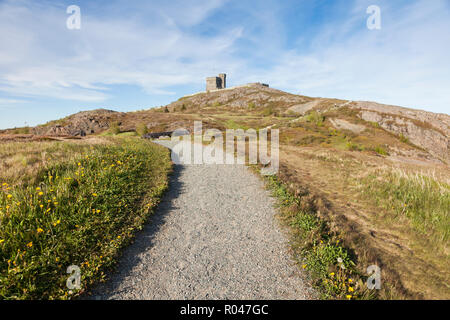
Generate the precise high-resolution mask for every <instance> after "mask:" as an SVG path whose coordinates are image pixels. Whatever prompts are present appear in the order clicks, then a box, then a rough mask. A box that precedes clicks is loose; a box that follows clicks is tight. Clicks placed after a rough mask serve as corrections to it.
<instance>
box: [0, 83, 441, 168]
mask: <svg viewBox="0 0 450 320" xmlns="http://www.w3.org/2000/svg"><path fill="white" fill-rule="evenodd" d="M308 117H309V118H311V117H316V118H317V119H315V120H314V121H316V122H317V123H316V124H318V125H317V126H315V128H313V127H311V126H309V127H308V128H306V127H307V126H306V127H305V124H304V122H308V121H305V120H307V118H308ZM193 120H202V121H203V122H204V126H205V127H206V128H208V127H215V128H218V129H225V128H233V127H240V126H241V127H243V128H250V127H251V128H255V129H259V128H263V127H276V128H279V129H281V131H282V132H284V133H286V134H285V135H284V137H285V142H287V143H288V144H294V145H317V144H319V145H320V144H329V145H330V146H332V147H338V148H339V147H342V146H339V144H340V143H339V142H343V141H331V140H333V139H330V137H329V134H330V133H333V132H334V131H333V130H336V131H342V132H346V133H348V134H347V136H346V139H347V140H348V141H346V142H349V141H350V140H351V141H350V142H351V143H354V144H355V148H364V149H366V150H370V149H375V148H377V147H380V148H383V149H386V152H388V153H389V154H391V155H397V156H400V157H404V158H410V159H416V160H430V161H437V162H445V163H448V162H449V160H450V156H449V154H450V152H449V149H450V142H449V138H448V137H449V131H450V116H449V115H447V114H435V113H432V112H426V111H421V110H414V109H408V108H403V107H398V106H390V105H383V104H379V103H375V102H365V101H346V100H338V99H332V98H313V97H306V96H302V95H295V94H291V93H287V92H283V91H280V90H276V89H273V88H269V87H266V86H263V85H259V84H251V85H248V86H241V87H236V88H230V89H226V90H218V91H215V92H209V93H198V94H194V95H191V96H186V97H183V98H180V99H179V100H178V101H175V102H173V103H170V104H169V105H167V106H164V107H161V108H157V109H150V110H142V111H136V112H127V113H126V112H115V111H112V110H104V109H98V110H93V111H85V112H80V113H77V114H74V115H71V116H69V117H66V118H64V119H61V120H56V121H51V122H49V123H47V124H45V125H41V126H37V127H35V128H31V130H30V132H28V133H31V134H34V135H46V136H84V135H90V134H100V133H102V132H105V131H107V130H108V129H109V127H110V126H111V124H112V123H115V124H118V125H119V126H120V129H121V130H122V131H132V130H135V129H136V126H137V124H140V123H143V124H145V125H146V126H147V128H148V130H149V131H150V132H158V131H171V130H174V129H176V128H180V127H183V128H189V127H191V126H192V121H193ZM4 133H12V131H11V130H7V131H4ZM334 140H336V139H334Z"/></svg>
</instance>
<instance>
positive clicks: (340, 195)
mask: <svg viewBox="0 0 450 320" xmlns="http://www.w3.org/2000/svg"><path fill="white" fill-rule="evenodd" d="M280 158H281V164H282V166H281V172H280V177H281V179H282V181H285V182H286V183H288V185H290V186H291V189H292V191H293V192H294V193H296V194H302V193H303V192H304V190H308V194H309V195H310V199H309V200H308V201H309V202H310V204H311V206H312V207H313V208H314V209H315V210H316V211H317V212H319V216H321V217H322V218H323V219H325V220H326V221H328V222H329V223H330V225H331V229H332V230H333V231H335V232H337V233H340V234H341V235H342V237H343V240H344V242H345V243H346V245H347V246H348V247H349V248H350V249H352V250H353V251H354V252H355V254H356V256H357V257H358V267H359V270H360V271H361V273H365V268H366V267H367V266H368V265H371V264H378V265H379V266H381V268H382V272H383V280H384V286H383V290H381V292H378V297H379V298H383V299H385V298H428V299H436V298H441V299H442V298H446V299H448V298H449V297H450V290H449V287H448V286H447V284H448V283H449V280H450V279H449V275H450V269H449V265H450V260H449V256H448V230H449V227H450V221H449V218H448V207H449V189H448V179H449V177H450V172H449V170H448V167H446V166H431V165H429V166H417V165H403V164H398V163H394V162H391V161H390V159H388V158H381V157H376V156H371V155H368V154H365V153H362V152H356V153H355V152H348V151H338V150H329V149H328V148H318V147H309V148H305V147H302V148H300V147H284V148H283V150H282V153H281V155H280ZM394 167H398V169H393V168H394ZM375 173H378V174H375ZM302 190H303V191H302ZM405 204H406V207H405Z"/></svg>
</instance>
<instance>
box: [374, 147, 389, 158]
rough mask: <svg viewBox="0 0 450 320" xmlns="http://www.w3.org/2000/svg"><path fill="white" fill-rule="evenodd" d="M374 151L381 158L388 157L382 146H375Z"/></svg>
mask: <svg viewBox="0 0 450 320" xmlns="http://www.w3.org/2000/svg"><path fill="white" fill-rule="evenodd" d="M374 151H375V152H376V153H378V154H380V155H382V156H387V155H389V153H388V152H387V150H386V149H385V148H384V147H383V146H377V147H376V148H375V150H374Z"/></svg>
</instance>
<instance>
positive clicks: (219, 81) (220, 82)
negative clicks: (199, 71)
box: [206, 73, 227, 91]
mask: <svg viewBox="0 0 450 320" xmlns="http://www.w3.org/2000/svg"><path fill="white" fill-rule="evenodd" d="M226 81H227V75H226V74H225V73H221V74H219V76H218V77H208V78H206V91H211V90H219V89H225V88H226V87H227V83H226Z"/></svg>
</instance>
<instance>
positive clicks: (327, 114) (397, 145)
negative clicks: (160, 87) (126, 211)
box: [0, 84, 450, 299]
mask: <svg viewBox="0 0 450 320" xmlns="http://www.w3.org/2000/svg"><path fill="white" fill-rule="evenodd" d="M195 120H201V121H202V122H203V127H204V128H217V129H220V130H224V129H226V128H230V129H237V128H242V129H248V128H254V129H261V128H276V129H279V130H280V144H281V146H280V172H279V174H278V179H279V180H280V182H281V183H283V184H285V185H286V188H287V191H288V192H289V193H290V194H292V195H293V197H296V199H298V201H296V202H295V207H296V209H295V210H297V211H296V212H300V211H301V212H306V213H308V214H311V215H313V216H314V217H317V219H320V221H324V223H326V225H327V226H328V227H327V228H328V229H327V230H329V232H332V233H335V234H339V237H340V238H339V239H341V240H342V243H344V244H345V246H346V248H348V249H349V250H350V252H352V255H353V256H354V257H355V263H356V265H357V268H358V270H359V271H360V273H361V274H366V268H367V267H368V266H369V265H372V264H377V265H379V266H381V268H382V272H383V281H384V282H383V283H385V285H384V286H383V289H382V290H381V291H380V292H378V293H377V296H378V297H379V298H404V297H407V298H445V299H448V298H450V288H449V287H448V285H447V284H448V283H450V270H449V266H450V259H449V255H448V252H449V247H448V243H449V237H450V223H449V221H450V217H449V212H448V208H449V207H450V168H449V165H448V164H449V161H450V152H449V149H450V142H449V136H450V134H449V132H450V116H449V115H447V114H434V113H431V112H426V111H421V110H414V109H408V108H402V107H398V106H389V105H383V104H378V103H375V102H365V101H346V100H339V99H332V98H316V97H307V96H302V95H294V94H290V93H286V92H283V91H280V90H276V89H273V88H268V87H265V86H262V85H259V84H251V85H247V86H241V87H236V88H230V89H226V90H219V91H214V92H209V93H198V94H194V95H190V96H186V97H182V98H180V99H179V100H177V101H175V102H173V103H170V104H169V105H167V106H164V107H160V108H155V109H150V110H142V111H136V112H127V113H120V112H113V111H108V110H94V111H90V112H82V113H78V114H76V115H72V116H69V117H67V118H65V119H62V120H58V121H55V122H50V123H48V124H46V125H43V126H39V127H36V128H31V129H30V133H31V135H30V136H33V134H34V135H46V136H49V137H57V136H59V135H64V136H71V135H73V136H80V135H83V134H82V133H83V132H84V133H86V134H88V135H89V134H109V133H111V132H110V131H109V130H110V128H111V127H113V126H118V127H119V128H120V130H121V131H122V132H128V131H133V130H136V128H137V127H138V126H142V125H145V126H146V127H147V128H148V130H149V131H150V132H165V131H172V130H175V129H177V128H186V129H189V130H192V126H193V121H195ZM108 132H109V133H108ZM3 133H9V134H11V133H13V131H12V130H9V131H8V130H7V131H4V132H3ZM3 137H5V136H3ZM9 137H10V138H11V136H9ZM0 139H1V138H0ZM293 217H294V216H293V215H292V213H291V214H290V215H289V214H288V215H287V216H286V217H285V219H284V218H283V219H282V220H283V221H289V223H288V227H289V228H294V231H293V232H292V236H293V240H294V241H293V243H294V244H296V246H294V247H293V251H294V252H295V253H296V254H298V256H304V254H305V252H307V251H308V250H310V251H311V252H320V250H322V249H324V248H325V247H324V248H322V246H326V245H328V243H327V241H328V240H327V239H328V238H327V236H326V235H321V236H320V237H318V236H317V234H316V235H313V236H312V238H311V239H309V240H308V242H307V244H305V239H300V238H298V237H299V234H301V233H302V232H300V231H301V230H303V229H301V228H303V227H304V225H303V224H298V223H297V222H296V220H292V219H293ZM314 221H315V220H314ZM320 225H321V224H320ZM302 226H303V227H302ZM313 229H314V228H313ZM314 230H316V229H314ZM327 232H328V231H327ZM322 243H323V244H322ZM300 244H302V245H300ZM313 249H314V250H316V251H312V250H313ZM305 250H306V251H305ZM308 252H309V251H308ZM317 259H319V258H317ZM315 261H319V260H315ZM319 262H320V263H319ZM319 262H318V264H317V265H320V266H321V267H320V268H322V269H321V270H327V271H330V272H331V271H332V270H334V269H333V268H335V267H336V262H335V261H331V262H330V261H327V262H326V261H322V260H320V261H319ZM309 265H311V272H313V273H314V272H315V271H317V270H315V269H314V268H315V267H313V266H312V264H308V266H309ZM308 268H309V267H308ZM322 280H324V279H322ZM319 285H321V286H323V284H322V282H320V284H319Z"/></svg>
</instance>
